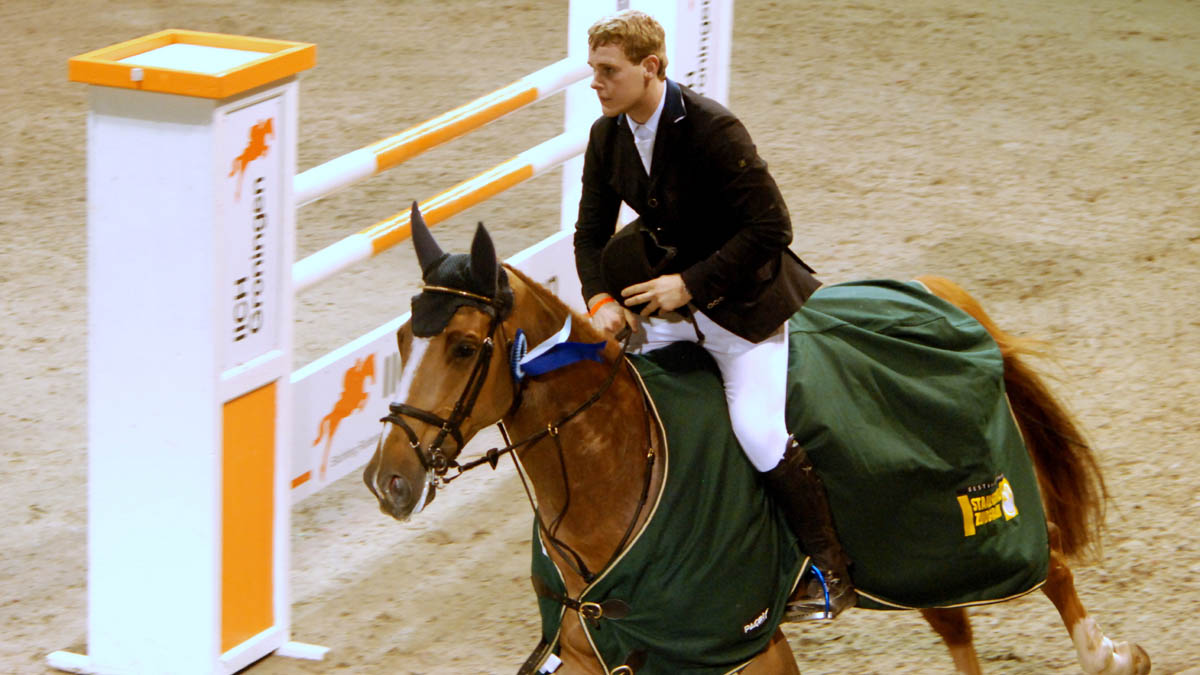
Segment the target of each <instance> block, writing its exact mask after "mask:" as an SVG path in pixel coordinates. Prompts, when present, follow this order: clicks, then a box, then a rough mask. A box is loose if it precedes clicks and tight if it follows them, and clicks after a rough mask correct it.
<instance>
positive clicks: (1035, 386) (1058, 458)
mask: <svg viewBox="0 0 1200 675" xmlns="http://www.w3.org/2000/svg"><path fill="white" fill-rule="evenodd" d="M917 280H918V281H920V282H921V283H923V284H925V286H926V287H927V288H928V289H929V290H930V291H932V292H933V293H934V295H937V296H938V297H940V298H942V299H943V300H946V301H948V302H950V303H951V304H953V305H955V306H957V307H958V308H959V309H962V310H963V311H965V312H966V313H967V314H970V315H971V316H972V317H973V318H974V319H975V320H976V321H978V322H979V323H980V325H982V326H983V327H984V328H985V329H986V330H987V332H988V333H989V334H990V335H991V336H992V339H993V340H995V341H996V345H997V346H999V347H1000V354H1001V356H1002V357H1003V358H1004V385H1005V389H1006V390H1007V392H1008V400H1009V404H1010V405H1011V406H1012V410H1013V414H1014V415H1015V416H1016V418H1017V422H1018V424H1019V425H1020V427H1021V434H1022V435H1023V436H1024V437H1025V444H1026V446H1027V447H1028V449H1029V454H1030V457H1032V459H1033V464H1034V466H1035V467H1036V468H1037V476H1038V486H1039V487H1040V488H1041V491H1042V502H1043V504H1044V506H1045V508H1046V519H1047V520H1049V521H1050V522H1052V523H1054V524H1056V525H1058V527H1059V529H1060V530H1061V535H1062V551H1063V553H1064V554H1065V555H1067V556H1068V557H1074V558H1079V557H1094V558H1098V557H1099V555H1100V534H1101V530H1102V529H1103V525H1104V510H1105V509H1104V507H1105V504H1106V502H1107V501H1108V488H1107V486H1105V484H1104V475H1103V474H1102V473H1101V471H1100V464H1099V462H1098V461H1097V460H1096V456H1095V454H1094V453H1093V451H1092V447H1091V445H1090V444H1089V443H1088V441H1087V438H1086V437H1085V436H1084V434H1083V432H1082V430H1081V429H1080V428H1079V426H1078V425H1077V424H1076V422H1075V420H1074V418H1073V417H1072V416H1071V414H1070V412H1068V411H1067V408H1066V406H1064V405H1063V404H1062V403H1061V402H1060V401H1059V400H1058V398H1057V397H1056V396H1055V395H1054V394H1053V393H1051V391H1050V389H1049V388H1048V387H1047V386H1046V383H1045V382H1044V381H1043V380H1042V378H1041V376H1040V375H1038V373H1037V371H1036V370H1035V369H1034V368H1033V367H1032V366H1030V365H1029V364H1028V363H1027V361H1026V360H1025V357H1028V356H1040V355H1044V353H1045V343H1044V342H1042V341H1040V340H1033V339H1030V338H1021V337H1017V336H1015V335H1012V334H1010V333H1007V332H1005V331H1004V330H1002V329H1000V327H999V326H997V325H996V323H995V322H994V321H993V320H992V318H991V317H990V316H988V314H987V312H985V311H984V309H983V306H982V305H980V304H979V301H978V300H976V299H975V298H974V297H972V296H971V295H970V294H969V293H967V291H966V290H964V289H963V288H962V287H961V286H959V285H958V284H956V283H954V282H953V281H950V280H949V279H945V278H942V277H935V276H922V277H918V279H917Z"/></svg>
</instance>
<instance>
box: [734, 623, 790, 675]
mask: <svg viewBox="0 0 1200 675" xmlns="http://www.w3.org/2000/svg"><path fill="white" fill-rule="evenodd" d="M738 673H739V675H800V666H799V665H797V664H796V657H795V655H794V654H792V648H791V646H790V645H789V644H788V641H787V636H785V635H784V634H783V630H782V629H779V628H776V629H775V635H773V636H771V641H770V642H769V643H768V644H767V648H766V649H764V650H763V651H762V652H761V653H760V654H759V655H758V656H756V657H754V660H753V661H751V662H750V663H748V664H746V667H745V668H742V669H741V670H739V671H738Z"/></svg>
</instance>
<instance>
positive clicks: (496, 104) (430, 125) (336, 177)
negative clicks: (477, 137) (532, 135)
mask: <svg viewBox="0 0 1200 675" xmlns="http://www.w3.org/2000/svg"><path fill="white" fill-rule="evenodd" d="M590 76H591V69H590V68H588V65H587V60H586V59H584V60H582V61H579V60H574V59H563V60H562V61H559V62H558V63H554V64H551V65H549V66H546V67H545V68H542V69H541V70H539V71H537V72H535V73H530V74H529V75H526V76H525V77H522V78H521V79H519V80H517V81H516V82H513V83H512V84H510V85H508V86H506V87H502V88H500V89H497V90H496V91H493V92H491V93H489V94H486V95H484V96H481V97H479V98H477V99H475V100H474V101H471V102H470V103H467V104H465V105H462V106H459V107H457V108H455V109H454V110H451V111H448V112H446V113H443V114H441V115H438V116H437V117H434V118H433V119H430V120H426V121H425V122H422V123H421V124H418V125H416V126H414V127H412V128H410V129H407V130H405V131H402V132H400V133H398V134H396V135H394V136H389V137H387V138H385V139H383V140H381V141H377V142H375V143H372V144H371V145H368V146H367V147H365V148H360V149H358V150H355V151H353V152H349V153H347V154H345V155H342V156H341V157H337V158H335V159H331V160H329V161H328V162H325V163H324V164H320V165H317V166H314V167H313V168H311V169H308V170H307V171H305V172H304V173H301V174H299V175H297V176H296V183H295V192H296V203H297V204H298V205H300V206H303V205H305V204H308V203H310V202H314V201H316V200H318V199H321V198H323V197H327V196H329V195H331V194H333V193H334V192H337V191H338V190H341V189H342V188H345V187H349V186H351V185H354V184H355V183H358V182H360V181H364V180H366V179H368V178H370V177H372V176H374V175H376V174H379V173H383V172H384V171H386V170H388V169H391V168H393V167H396V166H399V165H400V164H402V163H403V162H406V161H408V160H410V159H412V158H413V157H416V156H417V155H419V154H421V153H423V152H425V151H426V150H429V149H430V148H434V147H437V146H439V145H441V144H442V143H446V142H448V141H451V140H454V139H455V138H458V137H459V136H462V135H464V134H466V133H469V132H471V131H474V130H476V129H479V128H480V127H483V126H485V125H486V124H488V123H489V122H493V121H495V120H497V119H500V118H501V117H503V116H505V115H507V114H508V113H510V112H513V111H514V110H518V109H520V108H522V107H524V106H526V105H529V104H530V103H534V102H536V101H541V100H542V99H544V98H547V97H549V96H551V95H553V94H555V93H557V92H559V91H562V90H563V89H565V88H566V87H568V86H569V85H571V84H574V83H576V82H579V81H580V80H583V79H585V78H587V77H590Z"/></svg>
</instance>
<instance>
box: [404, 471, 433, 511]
mask: <svg viewBox="0 0 1200 675" xmlns="http://www.w3.org/2000/svg"><path fill="white" fill-rule="evenodd" d="M432 478H433V476H431V475H429V472H428V471H426V472H425V480H423V481H421V496H420V497H417V505H416V506H414V507H413V510H412V513H410V514H408V515H409V516H415V515H417V514H418V513H420V512H421V511H424V510H425V500H426V499H427V498H428V497H429V485H430V483H432V482H433V481H432Z"/></svg>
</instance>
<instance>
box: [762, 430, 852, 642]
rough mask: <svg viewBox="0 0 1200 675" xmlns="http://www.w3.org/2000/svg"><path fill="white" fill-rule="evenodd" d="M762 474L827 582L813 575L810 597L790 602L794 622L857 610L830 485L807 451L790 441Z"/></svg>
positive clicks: (807, 588) (789, 611) (776, 501)
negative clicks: (835, 523)
mask: <svg viewBox="0 0 1200 675" xmlns="http://www.w3.org/2000/svg"><path fill="white" fill-rule="evenodd" d="M763 476H764V478H765V479H766V484H767V488H768V490H769V491H770V493H771V498H772V499H774V500H775V503H776V504H779V505H780V506H781V507H782V508H783V513H784V516H785V518H786V520H787V523H788V526H789V527H791V528H792V532H793V533H794V534H795V535H796V538H797V539H799V540H800V546H801V547H802V548H803V549H804V550H805V552H806V553H808V554H809V556H811V557H812V561H813V564H814V565H816V566H817V568H818V569H819V570H820V572H821V575H822V576H824V579H825V584H826V586H825V587H822V585H821V583H820V581H819V580H818V579H817V578H816V575H815V574H814V575H812V579H811V580H810V581H809V583H808V585H807V587H805V588H806V590H807V597H802V598H800V599H799V601H797V602H791V603H789V604H788V609H787V618H788V619H789V620H792V621H808V620H816V619H832V618H834V617H835V616H837V615H838V614H841V613H842V611H843V610H845V609H846V608H848V607H853V606H854V604H855V602H857V597H856V594H855V592H854V584H853V583H852V582H851V581H850V573H849V569H848V568H849V566H850V557H849V556H847V555H846V552H845V551H844V550H842V543H841V541H840V540H839V539H838V536H837V530H836V529H834V526H833V514H832V513H831V512H830V510H829V498H828V496H827V495H826V493H825V484H824V483H823V482H822V481H821V477H820V476H818V475H817V472H816V470H815V469H814V468H813V465H812V463H811V462H809V461H808V454H807V453H806V452H804V448H803V447H801V446H800V444H799V443H797V442H796V441H795V440H794V439H792V438H790V437H789V438H788V447H787V451H786V452H784V455H783V459H781V460H780V461H779V464H778V465H776V466H775V468H774V469H771V470H770V471H768V472H766V473H765V474H763ZM805 578H806V579H807V578H809V577H808V576H806V577H805ZM826 590H828V593H829V598H828V602H826V597H825V592H826Z"/></svg>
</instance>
